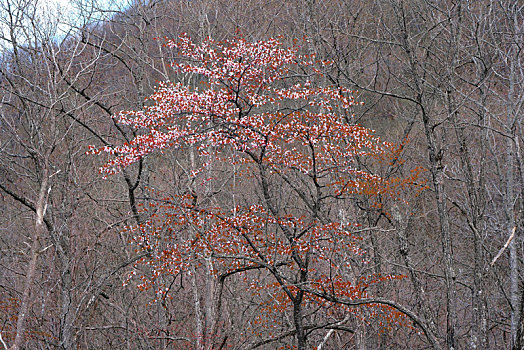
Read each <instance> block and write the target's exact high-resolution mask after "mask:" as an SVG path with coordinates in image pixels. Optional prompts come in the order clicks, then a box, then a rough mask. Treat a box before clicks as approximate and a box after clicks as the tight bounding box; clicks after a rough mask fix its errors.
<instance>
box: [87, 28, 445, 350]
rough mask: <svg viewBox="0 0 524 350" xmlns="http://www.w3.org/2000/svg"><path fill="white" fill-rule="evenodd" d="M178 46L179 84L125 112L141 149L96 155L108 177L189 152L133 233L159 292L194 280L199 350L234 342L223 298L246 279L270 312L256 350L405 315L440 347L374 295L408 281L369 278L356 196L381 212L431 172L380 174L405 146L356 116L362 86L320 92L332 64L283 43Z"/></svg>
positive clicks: (306, 342) (182, 42)
mask: <svg viewBox="0 0 524 350" xmlns="http://www.w3.org/2000/svg"><path fill="white" fill-rule="evenodd" d="M165 45H166V46H167V47H169V48H170V49H172V50H175V51H176V52H177V53H178V54H179V56H180V57H181V58H180V59H179V60H177V61H176V62H175V63H174V64H173V68H174V70H175V74H177V76H178V78H179V81H178V82H170V81H167V82H163V83H160V84H159V86H158V88H157V90H156V91H155V93H154V94H153V95H152V96H150V97H149V99H148V102H149V104H148V106H147V107H146V108H145V109H144V110H141V111H127V112H121V113H119V114H118V115H116V116H115V118H116V119H117V120H118V122H119V123H121V124H124V125H130V126H133V127H134V128H137V129H139V130H141V132H139V133H138V135H137V136H136V137H135V138H134V139H133V140H132V141H130V142H128V143H125V144H122V145H119V146H105V147H103V148H99V149H95V148H94V147H93V148H92V153H94V154H100V153H104V152H107V153H110V154H111V155H112V157H111V159H110V160H109V161H108V162H107V163H106V164H105V165H104V166H103V167H102V168H101V171H102V173H103V174H104V175H105V176H109V175H112V174H115V173H117V172H120V171H122V170H123V169H124V168H126V167H127V166H130V165H131V164H133V163H135V162H137V161H139V160H142V159H144V158H145V157H154V156H159V157H164V158H166V159H167V158H170V154H171V153H170V152H172V151H173V150H176V152H177V158H176V159H175V160H174V162H173V164H176V167H177V168H178V173H179V181H178V186H177V189H176V190H174V191H171V192H170V193H167V192H165V191H162V190H160V189H159V188H154V187H153V186H152V187H151V188H150V189H149V192H150V197H149V198H147V201H145V203H147V205H145V206H143V207H142V210H143V213H144V217H148V218H149V219H148V220H147V221H145V222H144V223H141V224H138V225H136V226H133V227H130V228H129V230H130V231H132V232H133V241H134V242H135V243H136V244H137V247H138V250H143V251H145V252H148V253H149V256H148V257H146V258H143V259H142V260H141V261H140V262H139V264H138V265H137V268H136V269H135V270H134V271H133V273H132V275H133V274H138V275H139V276H138V278H140V280H141V281H142V283H141V285H140V287H141V288H144V289H148V288H155V289H156V291H157V292H156V295H157V301H162V300H165V299H166V298H169V297H170V295H172V293H173V288H172V286H173V282H171V283H167V282H166V281H168V280H170V281H175V280H176V278H180V279H182V278H183V277H182V276H187V277H186V278H189V279H190V280H191V283H192V286H193V300H194V318H195V331H194V336H195V337H194V339H195V340H194V342H193V345H194V346H195V347H196V348H198V349H212V348H218V347H220V348H222V347H223V346H224V345H225V343H226V340H227V337H228V335H227V334H226V330H227V329H228V324H229V323H231V321H230V320H227V319H223V318H224V317H223V316H222V313H223V312H222V311H223V308H224V307H226V306H225V305H223V302H222V299H223V298H222V295H223V293H224V285H225V283H226V280H229V279H231V278H233V277H235V278H242V279H243V281H244V285H245V287H246V288H245V289H246V293H251V295H252V296H253V297H254V298H258V299H256V300H258V302H259V304H260V306H261V311H262V312H260V313H259V314H258V316H257V317H255V318H253V319H252V320H251V321H250V322H249V324H246V325H245V327H244V330H243V332H242V337H243V338H242V339H243V341H244V342H245V345H244V348H256V347H260V346H263V345H265V344H270V343H272V342H277V341H281V340H282V339H284V338H287V337H294V338H292V339H294V344H295V345H296V346H297V348H298V349H305V348H307V347H309V346H312V345H313V343H315V342H316V341H317V340H318V339H320V340H321V341H319V343H318V345H317V346H318V347H319V348H321V347H322V346H323V345H324V344H325V343H326V342H327V341H328V339H329V337H330V335H331V334H332V333H333V331H334V330H338V331H341V332H348V333H351V332H352V329H351V327H348V326H345V324H347V323H348V322H349V321H350V319H352V318H351V317H353V319H358V320H362V319H366V321H367V322H371V321H373V322H375V321H376V322H381V323H383V324H384V325H389V324H395V323H396V324H400V325H406V324H408V323H409V322H408V321H407V319H406V318H404V316H408V317H409V318H410V319H411V321H412V323H413V324H414V325H416V326H418V327H420V328H421V329H422V330H423V332H424V333H425V334H426V337H427V339H428V341H429V342H430V343H431V345H432V346H434V347H436V341H435V339H434V335H433V334H431V332H430V331H428V329H427V327H426V325H425V322H424V320H423V319H420V318H419V317H418V316H417V315H415V314H414V313H412V312H410V311H409V310H407V309H406V308H403V307H402V306H400V305H397V304H396V303H394V302H393V301H391V300H387V299H383V298H373V297H372V296H371V295H370V292H369V290H370V289H372V288H368V287H369V286H370V285H373V284H376V283H380V282H383V281H385V280H391V279H397V278H401V277H400V276H391V275H387V276H382V275H376V274H371V273H368V274H367V275H363V271H365V265H366V262H367V257H366V254H365V251H363V250H361V249H360V248H359V242H360V239H359V235H358V232H360V231H361V230H365V229H366V228H365V227H362V226H361V225H360V224H359V222H357V221H355V220H356V215H354V213H355V212H356V211H358V205H355V199H356V198H359V197H360V198H361V197H366V198H368V199H369V200H370V201H371V202H373V203H376V204H375V205H377V206H380V200H379V198H383V197H390V198H391V199H393V200H396V198H397V197H398V193H399V191H402V190H403V188H404V187H405V186H412V185H413V184H414V182H415V181H416V179H417V175H418V172H417V171H414V172H413V173H412V174H411V176H408V177H407V178H402V179H400V178H388V179H386V178H383V177H381V176H380V175H379V172H378V169H380V165H381V164H390V163H391V162H397V161H398V154H399V152H400V149H401V147H399V146H397V145H393V144H390V143H388V142H384V141H382V140H381V139H380V138H379V137H377V136H375V135H374V134H373V132H372V131H371V130H369V129H366V128H364V127H362V126H359V125H356V124H354V123H353V122H352V120H353V116H352V107H353V106H354V105H355V103H356V102H355V100H354V98H353V97H352V91H350V90H348V89H346V88H344V87H341V86H331V87H329V86H328V87H319V83H318V82H319V81H322V79H321V76H322V74H321V71H322V68H323V67H324V66H326V65H329V64H330V63H329V62H319V61H317V60H316V58H315V57H314V56H311V55H299V54H298V51H299V46H297V45H295V46H292V47H285V46H284V45H283V44H282V42H281V40H280V39H268V40H263V41H256V42H251V41H248V40H246V39H244V38H242V37H237V38H235V39H232V40H225V41H220V42H218V41H214V40H212V39H207V40H205V41H204V42H203V43H201V44H200V45H196V44H195V43H193V42H192V41H191V39H190V38H189V37H187V36H185V35H182V36H180V37H179V38H178V39H177V40H166V44H165ZM363 160H366V164H367V166H366V167H364V166H362V164H364V163H363ZM373 169H375V170H373ZM173 181H175V179H173ZM352 218H354V219H355V220H353V219H352ZM166 276H172V277H174V278H172V279H166ZM180 283H181V284H182V280H181V281H180ZM199 284H200V285H203V287H202V288H199V287H198V285H199ZM199 293H200V294H199ZM203 304H205V305H203ZM362 305H368V306H371V307H370V308H361V307H360V308H359V306H362ZM369 310H371V311H369ZM278 313H280V314H285V315H288V316H289V317H288V318H287V321H286V318H285V317H275V316H274V315H276V314H278ZM340 315H342V316H340ZM348 315H351V317H350V316H348ZM286 322H287V323H286ZM288 323H289V329H285V326H286V325H287V324H288ZM409 325H410V327H411V323H409ZM253 334H256V335H257V337H253V336H252V335H253ZM180 339H182V341H187V337H181V338H180Z"/></svg>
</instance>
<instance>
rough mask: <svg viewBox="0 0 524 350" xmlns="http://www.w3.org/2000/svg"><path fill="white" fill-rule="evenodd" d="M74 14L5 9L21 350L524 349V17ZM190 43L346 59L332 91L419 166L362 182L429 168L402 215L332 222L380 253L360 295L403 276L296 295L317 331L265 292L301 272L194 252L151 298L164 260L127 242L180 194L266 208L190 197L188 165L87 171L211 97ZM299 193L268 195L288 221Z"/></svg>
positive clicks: (379, 168) (12, 1) (461, 8)
mask: <svg viewBox="0 0 524 350" xmlns="http://www.w3.org/2000/svg"><path fill="white" fill-rule="evenodd" d="M40 2H41V1H40ZM72 3H73V7H74V8H75V11H76V12H75V13H76V15H75V16H74V18H71V19H69V18H68V17H67V16H66V15H65V14H59V13H58V15H57V11H54V10H53V12H52V14H53V15H50V14H49V13H47V14H45V12H42V11H41V10H38V9H39V8H41V6H42V4H39V1H37V0H1V1H0V25H1V28H2V31H1V32H0V49H1V56H0V60H1V62H0V335H1V337H0V348H3V349H6V350H7V349H198V350H204V349H206V350H211V349H215V350H217V349H291V348H298V349H319V350H320V349H324V350H326V349H359V350H361V349H512V350H517V349H523V348H524V269H523V268H524V260H523V259H524V245H523V243H524V242H523V238H524V158H523V155H522V152H523V151H522V150H521V148H522V147H521V146H520V143H521V142H524V133H523V132H524V130H523V120H524V52H523V50H524V2H522V1H520V0H497V1H495V0H469V1H468V0H410V1H407V0H406V1H403V0H369V1H366V0H324V1H321V0H289V1H273V0H243V1H228V0H190V1H189V0H186V1H179V0H134V1H131V2H130V3H128V4H126V5H125V6H122V7H121V8H120V9H119V10H115V9H112V10H107V9H106V10H104V7H103V6H102V5H101V4H99V3H98V2H97V0H74V1H72ZM181 33H187V34H188V35H189V36H190V37H191V38H192V40H193V41H194V42H196V43H198V42H201V41H202V40H204V39H205V38H207V37H212V38H213V39H215V40H225V39H232V38H234V37H235V36H238V35H242V37H243V38H245V40H247V41H248V42H249V41H256V40H265V39H268V38H272V37H280V38H281V39H280V40H282V41H283V43H284V45H292V44H293V42H294V40H295V39H298V41H300V42H301V44H300V51H301V52H300V53H301V54H306V55H312V54H314V55H315V57H316V58H317V59H319V60H329V61H331V62H332V64H331V65H325V67H324V71H323V72H322V73H323V78H322V79H317V81H315V82H314V83H315V84H318V85H322V86H328V85H329V86H336V87H343V88H348V89H351V90H355V97H356V100H357V101H359V102H363V104H358V105H356V106H355V107H354V109H353V110H352V111H351V112H352V113H353V116H352V122H354V123H356V124H359V125H362V126H365V127H367V128H370V129H373V130H375V132H376V134H377V135H378V136H380V137H381V138H382V139H383V140H387V141H389V142H392V143H395V144H397V145H402V149H401V156H400V158H401V160H397V161H395V162H390V163H389V164H375V163H373V162H368V161H366V160H365V159H363V160H362V161H359V167H361V168H362V169H365V170H366V171H370V172H373V173H377V174H380V176H381V177H383V178H385V179H388V178H392V179H393V178H395V177H406V176H409V174H411V173H412V171H413V170H414V169H422V170H421V172H420V174H419V177H418V178H417V180H416V184H417V185H419V186H413V187H406V188H407V189H406V190H404V191H402V192H400V193H399V194H398V196H397V197H399V198H397V199H396V200H392V199H391V198H387V197H386V196H384V197H383V198H382V197H380V196H379V198H378V199H377V198H375V199H373V200H371V199H370V198H368V197H366V196H363V195H354V196H352V197H351V198H346V199H345V200H344V201H343V202H338V204H330V207H329V209H325V210H326V212H328V211H329V215H331V216H334V215H338V216H339V221H345V220H348V221H351V222H353V223H358V224H359V225H360V226H356V227H355V232H356V233H357V231H358V236H359V237H360V240H359V245H360V249H362V251H363V252H364V253H363V256H362V257H360V258H359V259H354V260H351V261H350V262H349V263H350V265H351V269H350V273H349V272H348V274H349V275H348V276H349V277H348V278H350V279H351V280H352V281H359V280H360V279H361V278H365V277H368V276H375V277H377V276H390V277H391V278H389V277H388V278H384V279H385V280H384V281H382V282H380V283H373V284H370V285H369V287H366V288H367V289H366V288H364V289H366V296H365V297H362V298H355V299H354V300H349V299H344V300H342V299H336V298H335V297H330V296H328V294H329V292H330V291H329V287H326V290H325V293H324V294H322V295H319V297H321V298H324V299H325V301H326V302H325V304H323V305H320V306H319V305H318V304H315V303H313V302H310V301H308V300H309V299H307V295H308V289H307V288H308V286H307V285H305V284H301V285H299V284H298V283H297V286H296V288H297V289H296V290H297V291H296V293H297V294H296V295H297V297H296V299H298V295H300V302H301V304H300V307H301V309H300V313H297V310H298V309H297V305H298V304H297V305H294V306H295V308H293V306H291V307H284V306H282V307H277V306H278V305H280V304H279V303H280V301H279V300H277V294H276V292H274V290H273V289H271V288H263V289H253V288H250V285H252V284H258V283H262V281H263V283H266V284H267V285H270V284H271V283H276V282H274V281H273V280H272V278H273V277H274V276H277V277H278V276H279V275H278V274H277V273H276V272H275V271H277V270H278V269H280V270H278V271H284V272H282V274H284V273H287V272H286V271H287V270H284V268H285V267H282V266H281V265H285V264H286V262H282V263H275V265H274V266H270V267H267V266H265V265H264V266H262V265H256V264H255V263H254V262H252V264H251V265H245V266H244V267H238V266H237V269H236V270H234V271H232V270H230V269H224V268H221V265H219V263H218V262H217V260H215V257H214V256H213V255H209V256H204V255H200V254H197V253H195V254H194V255H193V256H192V257H191V259H188V260H187V261H186V265H185V266H187V268H186V269H183V270H179V271H178V270H177V271H176V273H171V274H170V273H163V274H160V275H159V276H158V277H157V278H156V279H155V280H154V281H153V283H152V284H151V283H150V284H146V285H143V286H142V288H139V285H141V284H143V280H141V278H140V276H147V275H148V274H151V273H154V272H152V265H151V264H148V262H151V261H153V260H155V259H156V258H158V256H156V255H155V254H151V252H148V251H147V250H144V249H139V248H140V247H138V246H137V244H136V242H133V232H131V231H130V230H129V229H126V227H130V226H136V225H146V226H147V224H146V223H147V222H148V220H150V219H151V218H152V217H153V216H152V215H153V214H154V213H155V208H158V207H157V206H156V205H157V204H158V203H159V202H160V201H162V198H164V197H165V196H166V194H167V195H173V196H174V195H177V194H180V195H185V194H187V193H189V192H191V195H193V196H194V200H195V202H197V201H207V202H209V203H219V204H220V203H227V202H230V201H233V202H235V201H238V203H242V201H245V202H249V201H250V198H251V197H249V196H253V198H254V196H255V195H254V194H253V193H255V194H256V193H257V192H256V191H255V189H253V190H252V189H251V187H255V186H256V181H255V180H253V181H252V182H250V181H248V180H244V182H243V183H241V182H240V181H241V180H239V179H236V178H235V177H234V176H233V175H232V174H236V173H231V169H230V166H232V165H229V164H220V163H217V164H215V165H214V166H213V167H212V170H211V171H210V173H209V174H201V175H199V176H202V177H209V176H211V177H213V178H216V179H218V180H219V181H222V182H223V184H224V186H222V187H218V186H216V187H214V188H210V187H209V186H208V187H205V188H198V186H197V185H195V182H194V181H193V182H191V183H188V181H189V180H187V176H186V175H187V173H188V171H189V170H190V169H191V168H192V167H194V163H195V162H197V163H198V162H203V161H205V160H202V159H198V158H197V159H195V154H194V152H193V151H192V150H188V149H182V148H180V149H168V150H165V151H164V152H157V153H152V154H150V155H148V156H147V157H143V158H142V159H140V160H139V161H137V162H136V163H134V164H133V165H131V166H128V167H126V168H125V169H124V170H123V171H122V172H120V173H118V174H116V175H113V176H109V177H108V178H107V179H106V178H104V177H103V176H102V175H101V174H100V172H99V168H100V167H101V166H103V164H104V163H105V162H106V161H107V160H108V158H109V156H107V155H93V154H89V152H88V151H89V146H94V147H97V148H98V147H103V146H111V145H121V144H124V143H125V142H129V141H130V140H132V139H133V138H134V137H135V136H137V135H140V133H141V130H137V129H134V128H133V127H131V126H129V125H122V124H119V123H118V122H117V120H116V119H114V118H112V116H113V115H115V114H117V113H119V112H120V111H129V110H142V109H143V108H144V106H145V104H147V103H149V102H148V101H147V100H146V97H148V96H149V95H151V94H152V93H153V91H154V89H155V87H156V86H157V84H158V82H160V81H173V82H181V83H183V84H186V85H189V86H191V84H196V82H195V81H194V79H193V77H192V76H190V75H187V74H186V75H182V74H179V73H178V72H177V71H176V70H174V69H173V68H172V67H171V64H172V63H173V62H174V61H176V60H177V51H176V50H174V49H172V48H169V47H165V46H163V45H162V44H163V42H164V39H163V38H173V39H176V38H177V37H178V36H179V35H180V34H181ZM188 169H189V170H188ZM235 171H236V170H235ZM264 180H265V179H264V178H262V181H264ZM284 180H287V178H283V179H282V180H281V181H280V182H276V180H275V182H273V183H272V185H271V186H273V187H271V190H272V191H274V192H275V193H272V194H271V193H266V192H267V191H265V192H264V193H263V194H264V196H265V198H266V199H267V198H269V196H270V195H271V196H273V197H277V194H278V195H279V196H281V197H282V198H280V197H279V198H280V199H278V201H277V200H275V201H276V202H278V205H281V206H285V205H286V203H288V202H286V199H284V196H285V195H286V190H283V189H285V188H288V187H286V186H290V187H289V188H293V189H294V190H295V191H296V193H298V194H300V193H302V192H300V191H301V186H303V187H304V189H303V191H308V187H307V186H308V185H307V184H303V183H302V182H298V180H297V182H296V183H294V184H293V183H289V180H288V183H285V182H284ZM235 181H238V184H237V183H236V182H235ZM197 182H198V181H197ZM226 184H227V186H226ZM231 184H233V185H231ZM273 184H280V185H279V186H281V187H280V191H279V190H278V188H277V185H273ZM235 186H236V187H235ZM264 190H266V188H265V187H264ZM246 191H250V192H249V193H252V194H250V195H249V196H248V195H247V194H246V193H247V192H246ZM197 192H198V199H197ZM297 198H298V197H297ZM287 200H288V201H289V203H291V204H292V203H294V202H297V201H296V200H291V199H289V198H288V199H287ZM289 203H288V204H287V205H290V204H289ZM377 203H378V204H377ZM147 208H150V210H146V209H147ZM285 209H286V208H284V207H283V209H282V210H283V211H284V210H285ZM314 209H315V210H316V211H317V210H318V211H319V212H321V211H322V210H324V209H319V208H317V207H315V208H314ZM157 210H158V209H157ZM296 210H297V211H298V210H302V209H300V208H298V204H297V209H296ZM316 211H315V213H316ZM326 215H327V214H326ZM162 232H163V233H162ZM162 232H157V236H155V237H157V238H158V236H159V235H162V234H166V235H167V234H169V233H167V231H165V232H164V231H162ZM169 232H171V231H169ZM186 239H187V240H190V239H191V238H190V237H189V236H188V237H187V238H186ZM158 240H159V241H161V239H160V238H158ZM135 241H136V239H135ZM164 244H167V243H164ZM157 249H160V250H162V249H163V248H162V246H160V248H157ZM166 249H167V248H166ZM156 262H157V263H158V261H156ZM253 264H255V265H253ZM279 264H280V265H279ZM301 271H302V268H301ZM133 274H135V275H136V276H135V277H133V278H129V276H130V275H133ZM155 286H157V287H162V288H163V290H164V291H167V293H163V294H162V293H160V294H159V292H158V288H156V287H155ZM277 289H278V288H277ZM254 290H255V291H256V292H254ZM309 293H311V290H309ZM302 296H304V298H305V299H303V298H302ZM329 298H331V299H329ZM292 300H293V302H295V299H292ZM275 305H277V306H275ZM390 309H391V310H394V311H395V312H396V314H395V315H397V316H398V318H399V320H400V321H399V320H390V319H389V318H388V317H387V315H389V312H390V311H388V310H390ZM377 310H379V311H377ZM381 310H382V311H381ZM297 315H298V316H297ZM381 315H382V316H381ZM297 318H300V319H299V320H298V319H297ZM269 329H270V330H271V331H270V330H269Z"/></svg>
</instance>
